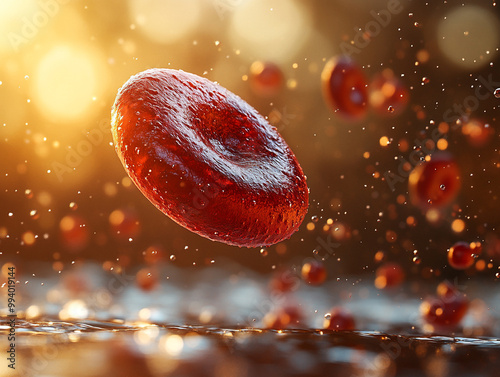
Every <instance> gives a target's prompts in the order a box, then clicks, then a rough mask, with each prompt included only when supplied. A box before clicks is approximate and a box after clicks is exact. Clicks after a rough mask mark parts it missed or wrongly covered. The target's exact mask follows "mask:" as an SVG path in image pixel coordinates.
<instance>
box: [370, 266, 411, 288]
mask: <svg viewBox="0 0 500 377" xmlns="http://www.w3.org/2000/svg"><path fill="white" fill-rule="evenodd" d="M375 275H376V277H375V287H377V288H378V289H384V288H393V287H397V286H398V285H400V284H401V283H402V282H403V280H404V278H405V273H404V271H403V268H402V267H401V266H400V265H399V264H397V263H393V262H388V263H385V264H384V265H382V266H380V267H379V268H377V271H376V272H375Z"/></svg>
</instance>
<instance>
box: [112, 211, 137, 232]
mask: <svg viewBox="0 0 500 377" xmlns="http://www.w3.org/2000/svg"><path fill="white" fill-rule="evenodd" d="M109 224H110V225H111V232H112V234H113V235H114V236H115V237H116V238H118V239H121V240H128V239H129V238H134V237H137V236H138V235H139V233H140V230H141V227H140V223H139V218H138V216H137V214H136V213H135V211H133V210H131V209H116V210H114V211H113V212H111V213H110V215H109Z"/></svg>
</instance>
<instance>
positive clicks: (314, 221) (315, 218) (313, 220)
mask: <svg viewBox="0 0 500 377" xmlns="http://www.w3.org/2000/svg"><path fill="white" fill-rule="evenodd" d="M318 220H319V217H318V216H316V215H314V216H311V221H312V222H313V223H317V222H318Z"/></svg>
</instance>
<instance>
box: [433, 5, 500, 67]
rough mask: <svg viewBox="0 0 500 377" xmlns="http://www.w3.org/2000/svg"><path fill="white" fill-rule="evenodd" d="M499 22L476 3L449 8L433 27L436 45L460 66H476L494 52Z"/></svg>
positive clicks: (497, 40)
mask: <svg viewBox="0 0 500 377" xmlns="http://www.w3.org/2000/svg"><path fill="white" fill-rule="evenodd" d="M499 34H500V22H499V20H498V18H497V17H496V16H495V15H494V14H493V13H491V12H489V11H487V10H486V9H484V8H482V7H479V6H464V7H460V8H455V9H453V10H452V11H450V12H449V13H448V14H446V16H445V17H444V18H443V19H442V20H441V21H440V22H439V24H438V27H437V41H438V46H439V49H440V50H441V52H442V53H443V54H444V56H445V57H446V58H447V59H448V60H449V61H450V62H451V63H454V64H456V65H458V66H460V67H463V68H464V69H469V68H480V67H481V66H484V65H486V64H488V63H489V62H490V61H491V59H493V57H494V55H496V53H497V50H496V48H497V46H498V44H499V42H500V40H499Z"/></svg>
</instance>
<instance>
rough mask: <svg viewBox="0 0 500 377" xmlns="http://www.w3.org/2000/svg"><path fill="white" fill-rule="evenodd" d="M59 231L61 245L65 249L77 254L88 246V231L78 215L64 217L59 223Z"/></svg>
mask: <svg viewBox="0 0 500 377" xmlns="http://www.w3.org/2000/svg"><path fill="white" fill-rule="evenodd" d="M59 229H60V240H61V243H62V245H63V246H64V247H65V248H66V249H68V250H70V251H72V252H78V251H81V250H83V249H85V248H86V247H87V245H88V244H89V231H88V229H87V227H86V224H85V220H84V219H83V218H82V217H80V216H78V215H67V216H64V217H63V218H62V219H61V221H60V222H59Z"/></svg>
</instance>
